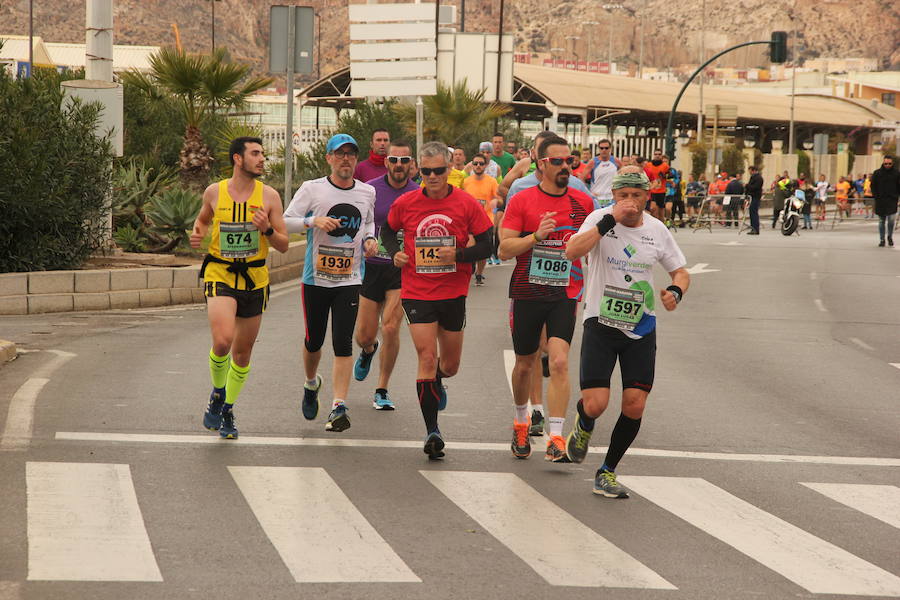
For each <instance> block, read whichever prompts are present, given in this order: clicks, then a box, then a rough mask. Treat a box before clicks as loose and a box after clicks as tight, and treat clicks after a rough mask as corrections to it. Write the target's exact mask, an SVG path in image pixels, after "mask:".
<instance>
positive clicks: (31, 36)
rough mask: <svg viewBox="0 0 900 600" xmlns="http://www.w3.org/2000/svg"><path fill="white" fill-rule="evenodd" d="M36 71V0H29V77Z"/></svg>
mask: <svg viewBox="0 0 900 600" xmlns="http://www.w3.org/2000/svg"><path fill="white" fill-rule="evenodd" d="M33 70H34V0H28V76H29V77H31V72H32V71H33Z"/></svg>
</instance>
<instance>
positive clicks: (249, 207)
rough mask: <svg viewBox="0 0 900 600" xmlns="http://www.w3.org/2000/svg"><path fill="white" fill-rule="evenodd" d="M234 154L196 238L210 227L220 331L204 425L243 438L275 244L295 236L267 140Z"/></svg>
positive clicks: (210, 297)
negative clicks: (244, 405) (244, 391)
mask: <svg viewBox="0 0 900 600" xmlns="http://www.w3.org/2000/svg"><path fill="white" fill-rule="evenodd" d="M228 157H229V159H230V161H231V165H232V167H234V173H233V174H232V176H231V178H230V179H223V180H222V181H220V182H218V183H214V184H212V185H210V186H209V187H207V188H206V191H204V192H203V205H202V206H201V208H200V214H198V215H197V219H196V221H194V228H193V231H192V232H191V238H190V239H191V247H192V248H199V247H200V244H201V242H202V241H203V238H204V237H205V236H206V232H207V231H209V233H210V240H209V249H208V252H209V253H208V254H207V255H206V258H205V259H204V261H203V267H202V268H201V269H200V277H202V278H203V293H204V296H206V313H207V316H208V318H209V328H210V331H211V332H212V348H211V349H210V351H209V374H210V378H211V379H212V385H213V390H212V393H211V394H210V395H209V403H208V404H207V407H206V413H205V414H204V415H203V425H204V426H205V427H206V428H207V429H209V430H211V431H218V432H219V435H220V436H222V437H223V438H225V439H228V440H232V439H235V438H237V437H238V430H237V426H236V425H235V420H234V403H235V401H236V400H237V399H238V395H239V394H240V393H241V388H243V387H244V383H245V382H246V381H247V375H248V374H249V373H250V354H251V353H252V351H253V344H254V343H255V342H256V334H257V333H258V332H259V326H260V323H262V313H263V312H264V311H265V310H266V304H267V303H268V300H269V270H268V268H266V256H267V255H268V253H269V246H272V247H273V248H275V249H276V250H278V251H279V252H287V249H288V236H287V231H286V230H285V224H284V219H283V217H282V214H281V198H280V197H279V196H278V192H276V191H275V190H274V189H273V188H271V187H269V186H267V185H263V183H262V182H261V181H259V177H260V176H261V175H262V174H263V172H264V170H265V164H266V156H265V154H264V153H263V147H262V140H261V139H259V138H256V137H239V138H235V139H234V140H232V141H231V145H230V146H229V148H228ZM210 225H212V227H210ZM229 353H230V354H231V359H230V360H229Z"/></svg>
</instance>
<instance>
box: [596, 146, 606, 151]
mask: <svg viewBox="0 0 900 600" xmlns="http://www.w3.org/2000/svg"><path fill="white" fill-rule="evenodd" d="M597 150H609V146H597Z"/></svg>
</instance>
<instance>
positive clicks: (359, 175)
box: [353, 129, 391, 181]
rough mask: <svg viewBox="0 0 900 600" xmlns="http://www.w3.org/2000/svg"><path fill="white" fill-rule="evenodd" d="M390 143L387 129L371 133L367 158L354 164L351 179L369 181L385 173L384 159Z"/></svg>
mask: <svg viewBox="0 0 900 600" xmlns="http://www.w3.org/2000/svg"><path fill="white" fill-rule="evenodd" d="M390 143H391V134H390V133H388V130H387V129H376V130H375V131H373V132H372V143H371V149H370V150H369V158H367V159H366V160H361V161H359V162H358V163H356V169H354V170H353V178H354V179H358V180H359V181H369V180H370V179H375V178H376V177H381V176H382V175H384V174H385V173H387V165H385V164H384V157H385V156H387V152H388V146H389V145H390Z"/></svg>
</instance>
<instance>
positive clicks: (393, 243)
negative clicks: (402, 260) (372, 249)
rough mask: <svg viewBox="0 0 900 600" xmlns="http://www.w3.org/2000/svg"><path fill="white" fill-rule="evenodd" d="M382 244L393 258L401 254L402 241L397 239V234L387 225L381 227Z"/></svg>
mask: <svg viewBox="0 0 900 600" xmlns="http://www.w3.org/2000/svg"><path fill="white" fill-rule="evenodd" d="M381 244H382V245H383V246H384V249H385V250H387V253H388V254H390V255H391V256H392V257H393V256H394V255H395V254H397V253H398V252H400V241H399V240H398V239H397V232H396V231H394V230H393V229H391V228H390V226H388V224H387V223H385V224H384V225H382V226H381Z"/></svg>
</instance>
